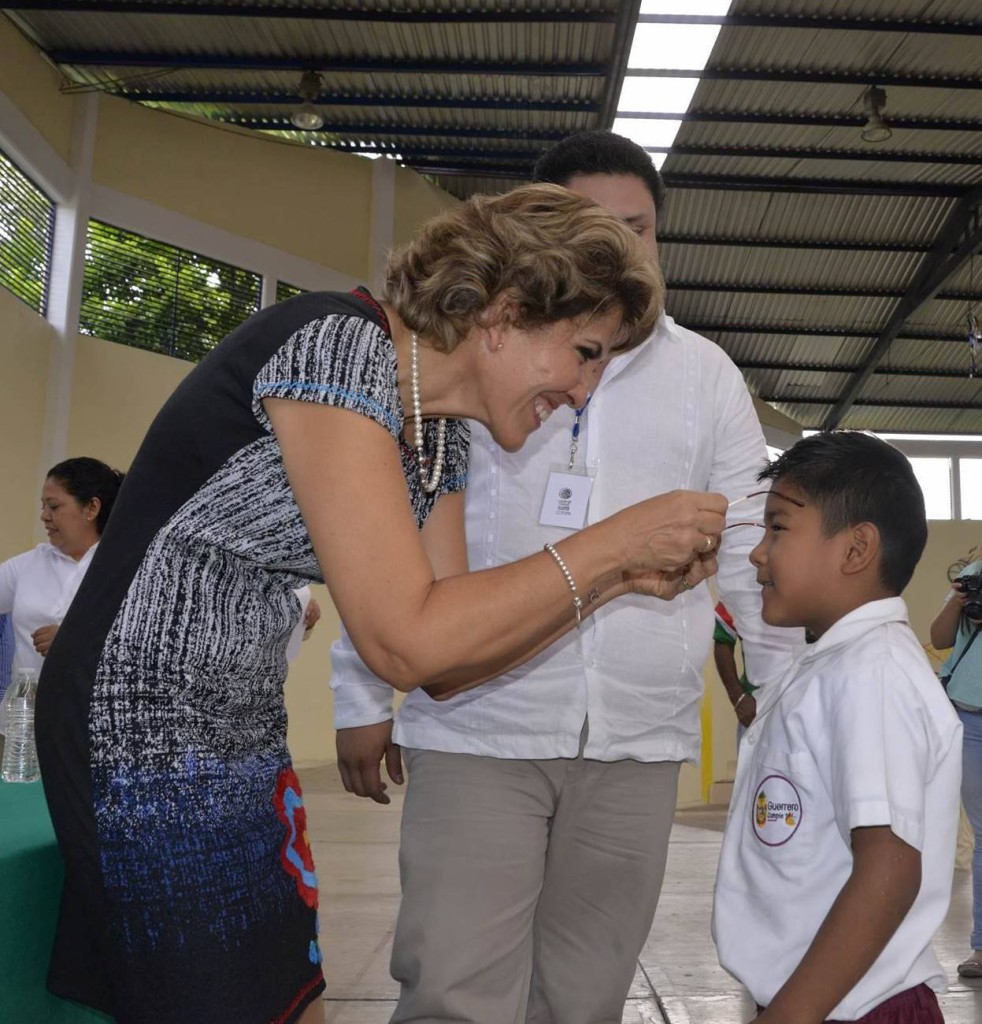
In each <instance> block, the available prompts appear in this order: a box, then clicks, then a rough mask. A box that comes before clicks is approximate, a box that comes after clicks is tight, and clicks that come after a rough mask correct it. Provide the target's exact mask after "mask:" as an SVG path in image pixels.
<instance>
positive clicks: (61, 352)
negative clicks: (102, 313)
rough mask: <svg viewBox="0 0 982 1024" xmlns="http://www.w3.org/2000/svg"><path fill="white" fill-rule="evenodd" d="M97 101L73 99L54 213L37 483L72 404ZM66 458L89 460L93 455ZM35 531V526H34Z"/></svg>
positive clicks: (61, 443)
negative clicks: (52, 333) (64, 171)
mask: <svg viewBox="0 0 982 1024" xmlns="http://www.w3.org/2000/svg"><path fill="white" fill-rule="evenodd" d="M98 112H99V97H98V95H97V94H96V93H89V94H86V95H81V96H78V97H76V99H75V121H74V125H73V129H72V151H71V166H70V172H71V177H70V181H69V182H68V188H67V191H66V195H65V197H64V199H63V200H62V201H61V202H59V203H58V205H57V207H56V211H55V230H54V246H53V251H52V259H51V287H50V294H49V296H48V312H47V316H48V320H49V322H50V323H51V325H52V326H53V327H54V328H55V330H56V331H57V340H56V343H55V345H54V346H53V347H52V350H51V359H50V361H49V364H48V387H47V394H46V398H45V415H44V430H43V436H42V442H41V465H40V466H39V467H38V476H39V481H40V482H43V480H44V475H45V473H47V471H48V469H49V468H50V467H51V466H52V465H54V464H55V463H56V462H59V461H61V460H62V459H64V458H66V457H68V455H69V454H70V453H69V452H68V416H69V410H70V408H71V400H72V369H73V365H74V361H75V342H76V338H77V336H78V322H79V307H80V305H81V301H82V274H83V270H84V264H85V237H86V228H87V225H88V221H89V208H90V203H91V190H92V162H93V156H94V153H95V136H96V123H97V119H98ZM71 454H78V455H83V454H84V455H88V454H91V455H94V456H96V457H98V452H75V453H71ZM38 530H39V531H40V525H39V526H38Z"/></svg>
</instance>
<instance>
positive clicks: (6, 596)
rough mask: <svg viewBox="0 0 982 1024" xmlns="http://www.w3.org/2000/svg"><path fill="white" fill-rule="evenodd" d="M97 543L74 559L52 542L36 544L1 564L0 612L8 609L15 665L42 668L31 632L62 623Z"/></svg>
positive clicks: (15, 667) (17, 666)
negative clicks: (12, 634) (29, 549)
mask: <svg viewBox="0 0 982 1024" xmlns="http://www.w3.org/2000/svg"><path fill="white" fill-rule="evenodd" d="M98 546H99V545H98V544H93V545H92V547H90V548H89V550H88V551H86V552H85V554H84V555H82V557H81V558H80V559H79V560H78V561H77V562H76V561H75V559H74V558H70V557H69V556H68V555H64V554H62V553H61V552H60V551H59V550H58V549H57V548H56V547H54V546H53V545H51V544H38V546H37V547H36V548H34V549H33V550H32V551H25V552H24V553H23V554H22V555H15V556H14V557H13V558H8V559H7V561H6V562H3V563H2V564H0V612H7V613H9V614H10V617H11V621H12V622H13V626H14V669H18V668H33V669H35V670H37V671H38V672H40V671H41V666H42V665H43V664H44V659H43V658H42V657H41V655H40V654H38V652H37V651H35V650H34V643H33V642H32V640H31V634H32V633H33V632H34V630H36V629H38V628H39V627H41V626H50V625H60V624H61V620H62V619H63V618H64V617H65V613H66V612H67V611H68V606H69V605H70V604H71V603H72V599H73V598H74V597H75V592H76V591H77V590H78V588H79V584H80V583H81V582H82V577H83V576H84V575H85V573H86V571H87V570H88V568H89V565H90V563H91V562H92V556H93V555H94V554H95V550H96V548H97V547H98Z"/></svg>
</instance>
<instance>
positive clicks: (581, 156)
mask: <svg viewBox="0 0 982 1024" xmlns="http://www.w3.org/2000/svg"><path fill="white" fill-rule="evenodd" d="M577 174H633V175H634V176H635V177H636V178H640V179H641V180H642V181H643V182H644V183H645V185H646V186H647V188H648V191H649V192H650V193H651V198H652V199H653V200H654V201H655V214H656V216H657V217H658V218H659V219H661V211H662V206H663V205H664V202H665V183H664V182H663V181H662V178H661V175H660V174H659V173H658V171H657V169H656V168H655V165H654V164H653V163H652V162H651V157H650V156H649V155H648V154H647V153H646V152H645V151H644V150H643V149H642V148H641V147H640V146H639V145H638V144H637V143H636V142H632V141H631V140H630V139H625V138H624V136H623V135H615V134H614V133H613V132H579V133H578V134H576V135H568V136H567V137H566V138H565V139H563V140H562V141H561V142H557V143H556V145H555V146H552V147H551V148H550V149H547V150H546V151H545V152H544V153H543V154H542V156H540V157H539V159H538V160H536V161H535V167H534V168H533V169H532V180H533V181H536V182H548V183H550V184H552V185H568V184H569V181H570V178H572V177H574V176H575V175H577Z"/></svg>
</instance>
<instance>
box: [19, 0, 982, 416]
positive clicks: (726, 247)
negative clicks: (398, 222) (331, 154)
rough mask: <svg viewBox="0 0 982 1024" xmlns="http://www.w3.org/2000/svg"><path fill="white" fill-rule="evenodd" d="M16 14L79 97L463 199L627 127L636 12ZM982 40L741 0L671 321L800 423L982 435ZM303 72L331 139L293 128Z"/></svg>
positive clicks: (669, 251)
mask: <svg viewBox="0 0 982 1024" xmlns="http://www.w3.org/2000/svg"><path fill="white" fill-rule="evenodd" d="M110 7H111V8H112V9H111V10H110ZM42 8H44V9H42ZM5 10H7V11H8V16H9V17H11V18H12V19H13V20H14V21H15V24H18V25H19V26H20V27H21V28H22V29H23V31H24V32H25V34H26V35H27V36H28V37H29V38H31V39H32V40H34V41H35V42H36V43H37V45H38V46H39V47H40V48H41V49H43V50H44V51H45V52H46V53H47V54H48V55H49V56H50V57H51V58H52V59H53V60H55V61H56V62H58V63H60V65H61V66H62V68H63V70H64V71H65V74H66V80H67V81H68V82H69V83H74V87H76V88H78V87H82V88H84V87H98V88H103V89H106V90H107V91H111V92H115V93H117V94H119V95H124V96H127V97H129V98H132V99H136V100H139V101H141V102H147V103H151V104H153V105H156V106H161V107H164V108H165V109H170V110H177V111H182V112H186V113H194V114H197V115H198V116H203V117H208V118H213V119H217V120H225V121H233V122H234V123H237V124H240V125H244V126H247V127H253V128H256V129H257V130H269V131H276V132H278V133H280V134H281V135H282V136H283V137H286V138H291V139H294V140H296V141H298V142H305V141H310V140H311V138H313V137H317V138H319V139H321V140H324V141H327V142H328V143H329V144H330V145H332V146H335V147H337V148H340V149H346V150H349V151H357V150H359V149H363V150H369V151H375V152H377V151H385V152H388V153H391V154H399V157H400V158H401V161H402V162H403V163H404V164H406V165H408V166H411V167H414V168H415V169H416V170H418V171H420V172H421V173H423V174H426V175H428V176H429V177H430V179H431V180H433V181H435V182H437V183H438V184H441V185H443V186H444V187H446V188H448V189H449V190H450V191H452V192H453V193H454V194H456V195H459V196H466V195H470V194H471V193H473V192H477V191H481V192H497V191H503V190H505V189H507V188H509V187H511V186H512V185H514V184H515V183H516V182H517V181H519V180H522V179H523V178H524V177H526V176H527V175H528V173H529V170H530V168H531V165H532V162H533V160H534V158H535V157H536V155H538V153H539V152H540V151H541V150H542V149H543V148H544V147H545V146H546V145H547V144H548V143H549V142H551V141H554V140H556V139H558V138H561V137H563V136H564V135H566V134H570V133H572V132H575V131H582V130H585V129H589V128H598V127H606V126H608V125H609V124H610V123H611V121H612V118H613V114H614V107H615V100H616V96H617V94H618V91H619V87H620V80H621V76H622V73H623V69H624V64H625V62H626V55H627V52H628V50H629V48H630V43H631V36H632V31H633V27H632V26H631V25H630V24H629V20H628V19H629V18H630V17H631V15H632V12H633V11H634V10H635V5H634V4H633V3H618V2H616V0H526V2H521V0H515V2H507V0H391V2H383V0H374V2H373V0H369V2H362V3H359V4H357V5H354V4H353V5H352V7H351V8H350V9H349V11H348V13H347V15H345V16H342V15H341V14H340V13H339V9H338V5H337V4H336V3H326V2H319V0H318V2H315V0H300V2H298V0H290V2H284V0H263V2H259V0H238V2H236V3H230V2H229V3H224V4H223V3H222V2H221V0H212V2H208V3H206V2H205V0H200V2H198V0H187V3H185V4H184V5H183V6H182V7H181V8H180V10H179V11H178V12H177V13H175V10H176V8H175V5H174V4H164V3H161V2H157V0H142V2H139V0H133V3H132V4H131V5H130V7H129V8H126V7H125V5H124V7H123V8H122V9H121V8H120V7H119V5H118V4H116V5H109V4H100V0H86V4H85V7H84V9H82V8H81V7H80V5H79V4H71V3H68V2H67V0H62V2H60V3H59V2H58V0H43V2H40V3H38V2H35V3H31V4H28V3H24V4H21V5H19V6H16V5H15V7H9V6H8V7H6V8H5ZM138 11H139V12H140V13H137V12H138ZM165 11H166V13H164V12H165ZM204 11H209V12H211V13H208V14H204V13H201V12H204ZM147 12H150V13H147ZM154 12H156V13H154ZM959 26H968V28H967V29H963V31H962V32H961V33H959ZM980 28H982V10H980V6H979V0H933V2H932V3H930V4H925V3H924V2H923V0H734V2H733V4H732V5H731V10H730V16H729V18H728V19H727V20H726V21H725V22H724V24H723V27H722V28H721V30H720V33H719V36H718V38H717V42H716V45H715V47H714V50H713V53H712V55H711V57H710V60H709V64H708V66H707V71H706V75H705V77H704V79H703V81H702V82H701V83H700V85H699V86H698V88H697V89H696V91H695V94H694V96H693V99H692V102H691V104H690V107H689V110H688V111H687V112H685V114H684V115H682V120H683V124H682V127H681V129H680V131H679V133H678V135H677V137H676V139H675V142H674V144H673V147H672V149H671V151H670V153H669V155H668V158H667V160H666V161H665V164H664V167H663V173H664V175H665V177H666V181H667V183H668V184H669V197H668V202H667V204H666V208H665V211H664V213H663V216H662V218H661V220H660V223H659V225H658V229H659V232H658V233H659V237H660V240H661V254H662V260H663V264H664V268H665V274H666V279H667V282H668V284H669V308H670V311H671V312H672V313H673V315H674V316H675V317H676V319H678V320H679V321H680V322H682V323H687V324H688V325H690V326H693V327H695V328H697V329H701V330H703V331H704V332H705V333H707V334H708V335H709V336H710V337H712V338H714V339H716V340H717V341H718V343H719V344H720V345H721V346H722V347H723V348H725V349H726V351H727V352H728V353H729V354H730V355H731V357H732V358H733V359H734V360H735V361H736V362H737V363H738V365H740V366H742V367H743V368H744V373H745V376H746V378H747V380H748V383H749V385H750V387H751V389H752V390H753V391H754V392H755V393H756V394H758V395H761V396H763V397H764V398H766V399H768V400H771V401H773V402H774V403H775V404H776V405H777V406H778V407H779V408H780V409H781V411H783V412H786V413H787V414H788V415H790V416H792V417H793V418H795V419H797V420H798V421H799V422H801V423H802V424H803V425H805V426H808V427H817V426H820V425H822V424H830V423H832V422H833V421H836V422H840V423H842V424H843V425H846V426H852V427H865V428H869V429H879V430H897V431H918V430H923V431H931V432H944V431H947V430H957V431H969V430H982V393H980V386H979V384H978V382H977V381H974V380H969V378H968V376H967V374H968V366H969V350H968V346H967V345H966V343H965V342H964V340H963V339H964V336H965V330H966V313H967V311H968V310H969V309H970V308H973V307H974V308H975V309H976V310H979V307H980V306H982V267H980V268H975V269H973V268H972V266H971V261H970V260H967V259H966V256H967V253H968V252H970V251H971V250H972V248H975V247H978V245H982V232H980V230H979V228H978V218H979V216H980V214H979V205H978V202H976V201H975V200H976V199H978V201H979V202H982V191H979V193H978V195H976V190H980V189H982V101H980V97H982V74H980V61H979V57H978V53H979V33H980ZM308 69H309V70H315V71H318V72H319V73H320V75H321V88H322V92H321V95H320V96H319V97H318V99H317V106H318V109H319V111H320V113H321V114H322V116H323V117H324V119H325V125H324V128H323V131H322V132H321V133H319V134H318V133H309V132H308V133H304V132H299V131H297V130H296V129H294V128H293V127H292V126H291V125H290V124H289V116H290V114H291V113H292V112H294V111H295V110H296V108H297V106H298V105H299V103H300V102H301V98H300V95H299V80H300V73H301V72H302V71H304V70H308ZM654 71H655V73H658V71H659V69H657V68H656V69H654ZM874 84H876V85H879V86H882V87H883V88H884V89H885V91H886V103H885V105H884V108H883V111H882V114H883V117H884V118H885V120H886V122H887V124H888V125H889V126H890V128H891V131H892V136H891V138H890V139H889V140H887V141H885V142H880V143H875V144H873V143H868V142H865V141H864V140H863V139H862V129H863V125H864V123H865V118H866V112H865V105H864V96H865V93H866V90H867V88H868V87H869V86H870V85H874ZM966 197H968V198H966ZM969 200H971V201H969ZM905 304H906V305H905ZM907 307H911V308H910V310H907ZM903 310H907V311H908V315H906V316H901V315H900V313H899V312H898V311H903ZM979 311H980V313H982V310H979ZM891 336H895V338H894V340H893V341H892V342H891V343H889V344H887V342H888V341H890V337H891ZM939 338H940V339H949V340H932V339H939ZM878 339H879V344H878ZM860 374H862V377H863V378H865V379H861V377H860V376H859V375H860ZM883 403H889V404H883ZM953 406H957V407H953ZM966 406H967V407H968V408H965V407H966ZM975 407H978V408H975Z"/></svg>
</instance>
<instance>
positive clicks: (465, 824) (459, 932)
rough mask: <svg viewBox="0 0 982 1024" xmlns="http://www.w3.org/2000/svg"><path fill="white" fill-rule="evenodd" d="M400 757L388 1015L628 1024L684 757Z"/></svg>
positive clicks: (511, 1023) (405, 1022) (424, 753)
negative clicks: (396, 907) (397, 990)
mask: <svg viewBox="0 0 982 1024" xmlns="http://www.w3.org/2000/svg"><path fill="white" fill-rule="evenodd" d="M403 754H404V757H405V759H406V766H407V768H408V771H409V782H408V786H407V791H406V800H405V804H404V807H403V815H402V842H401V846H400V850H399V868H400V875H401V880H402V905H401V908H400V911H399V919H398V923H397V925H396V934H395V940H394V943H393V949H392V976H393V978H395V979H396V980H397V981H398V982H399V983H400V985H401V994H400V998H399V1003H398V1006H397V1007H396V1011H395V1014H394V1015H393V1017H392V1024H397V1022H398V1024H409V1022H413V1024H424V1022H430V1021H454V1022H459V1024H463V1022H467V1024H522V1022H528V1024H620V1020H621V1015H622V1013H623V1007H624V1002H625V1000H626V998H627V995H628V991H629V989H630V985H631V981H632V979H633V977H634V972H635V968H636V962H637V957H638V954H639V953H640V951H641V947H642V945H643V944H644V941H645V939H646V938H647V936H648V932H649V931H650V929H651V922H652V918H653V917H654V913H655V907H656V905H657V903H658V895H659V892H660V890H661V884H662V879H663V877H664V873H665V858H666V855H667V851H668V837H669V833H670V831H671V826H672V817H673V813H674V810H675V801H676V792H677V788H678V773H679V765H678V763H677V762H670V761H663V762H654V763H651V764H642V763H640V762H637V761H616V762H601V761H586V760H584V759H583V757H582V756H581V757H577V758H571V759H567V758H559V759H553V760H543V761H519V760H506V759H503V758H491V757H476V756H473V755H470V754H446V753H441V752H438V751H430V750H404V751H403Z"/></svg>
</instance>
